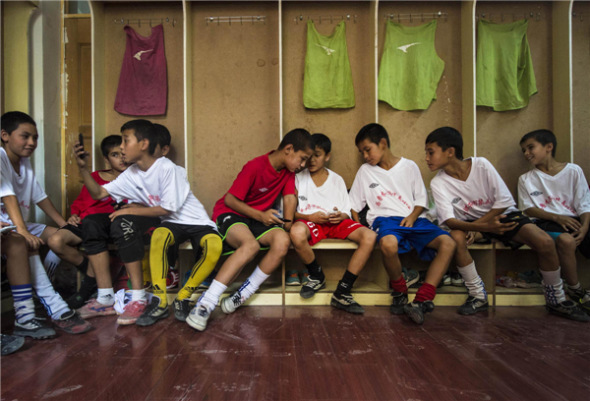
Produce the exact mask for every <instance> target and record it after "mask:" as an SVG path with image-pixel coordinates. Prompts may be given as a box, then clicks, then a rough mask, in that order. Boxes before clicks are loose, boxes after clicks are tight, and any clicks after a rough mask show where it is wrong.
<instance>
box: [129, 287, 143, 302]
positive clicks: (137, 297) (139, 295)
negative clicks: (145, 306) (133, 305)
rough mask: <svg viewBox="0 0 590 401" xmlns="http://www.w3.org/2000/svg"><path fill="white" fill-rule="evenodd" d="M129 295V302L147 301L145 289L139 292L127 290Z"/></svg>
mask: <svg viewBox="0 0 590 401" xmlns="http://www.w3.org/2000/svg"><path fill="white" fill-rule="evenodd" d="M129 292H130V293H131V302H133V301H144V302H145V301H147V299H146V296H145V289H141V290H129Z"/></svg>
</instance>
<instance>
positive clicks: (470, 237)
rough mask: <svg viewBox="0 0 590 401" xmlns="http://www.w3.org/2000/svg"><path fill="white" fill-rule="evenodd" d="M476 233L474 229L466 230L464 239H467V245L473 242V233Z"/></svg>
mask: <svg viewBox="0 0 590 401" xmlns="http://www.w3.org/2000/svg"><path fill="white" fill-rule="evenodd" d="M476 234H477V233H476V232H475V231H468V232H467V233H466V234H465V239H466V240H467V246H469V245H471V244H473V241H475V235H476Z"/></svg>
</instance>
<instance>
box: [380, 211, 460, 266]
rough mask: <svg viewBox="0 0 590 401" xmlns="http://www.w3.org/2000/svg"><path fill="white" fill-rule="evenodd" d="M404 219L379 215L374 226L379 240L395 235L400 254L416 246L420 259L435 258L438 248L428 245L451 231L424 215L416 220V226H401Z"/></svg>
mask: <svg viewBox="0 0 590 401" xmlns="http://www.w3.org/2000/svg"><path fill="white" fill-rule="evenodd" d="M403 219H404V218H403V217H377V218H376V219H375V221H374V222H373V227H372V228H373V230H374V231H375V232H376V233H377V242H379V241H380V240H381V238H383V237H385V236H386V235H393V236H394V237H395V238H397V242H398V253H399V254H402V253H407V252H410V251H411V250H412V248H414V249H415V250H416V251H417V252H418V256H419V257H420V259H422V260H432V259H434V257H435V256H436V250H435V249H432V248H428V247H427V245H428V244H430V243H431V242H432V241H433V240H434V239H436V237H439V236H441V235H449V233H447V232H446V231H445V230H443V229H442V228H440V227H438V226H436V225H434V224H432V223H431V222H430V221H429V220H428V219H425V218H423V217H419V218H418V220H416V221H415V222H414V227H401V226H400V225H399V224H400V223H401V221H402V220H403Z"/></svg>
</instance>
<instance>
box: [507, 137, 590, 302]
mask: <svg viewBox="0 0 590 401" xmlns="http://www.w3.org/2000/svg"><path fill="white" fill-rule="evenodd" d="M520 146H521V148H522V153H523V155H524V157H525V158H526V159H527V161H529V162H530V163H531V165H532V166H533V167H534V168H533V169H532V170H530V171H529V172H528V173H525V174H523V175H521V176H520V177H519V179H518V206H519V207H520V209H522V210H523V211H524V212H525V213H526V214H527V215H528V216H530V217H533V218H535V224H536V225H537V226H539V227H540V228H541V229H542V230H544V231H545V232H547V234H549V236H551V238H553V239H554V240H555V245H556V247H557V253H558V256H559V263H560V264H561V268H562V269H563V275H564V277H565V281H566V284H567V285H566V293H567V294H568V295H569V297H570V298H571V299H572V300H573V301H575V302H578V303H579V304H580V306H581V307H582V308H584V309H585V310H586V312H590V291H588V290H585V289H584V288H582V285H581V284H580V282H579V281H578V272H577V264H576V248H577V249H579V250H580V252H581V253H582V254H583V255H584V256H585V257H586V258H590V235H589V234H588V227H589V225H590V190H589V189H588V182H587V181H586V178H585V177H584V173H583V171H582V169H581V168H580V167H579V166H578V165H576V164H573V163H560V162H558V161H556V160H555V159H554V157H555V149H556V148H557V140H556V138H555V135H554V134H553V132H551V131H549V130H544V129H542V130H536V131H532V132H529V133H528V134H526V135H525V136H523V137H522V139H521V140H520Z"/></svg>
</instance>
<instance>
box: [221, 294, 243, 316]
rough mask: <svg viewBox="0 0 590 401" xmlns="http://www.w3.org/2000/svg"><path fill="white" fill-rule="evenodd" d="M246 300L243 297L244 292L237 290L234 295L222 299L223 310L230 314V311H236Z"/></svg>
mask: <svg viewBox="0 0 590 401" xmlns="http://www.w3.org/2000/svg"><path fill="white" fill-rule="evenodd" d="M244 302H246V300H245V299H243V298H242V294H240V292H239V291H236V292H235V293H234V294H233V295H231V296H229V297H227V298H223V299H222V300H221V310H222V311H223V313H226V314H228V315H229V314H230V313H234V312H235V311H236V309H238V307H240V306H241V305H242V304H243V303H244Z"/></svg>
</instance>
